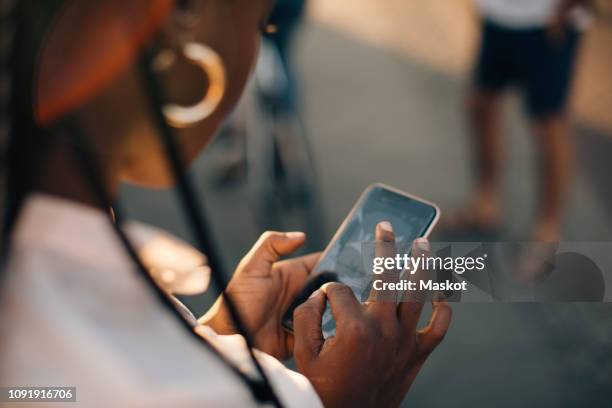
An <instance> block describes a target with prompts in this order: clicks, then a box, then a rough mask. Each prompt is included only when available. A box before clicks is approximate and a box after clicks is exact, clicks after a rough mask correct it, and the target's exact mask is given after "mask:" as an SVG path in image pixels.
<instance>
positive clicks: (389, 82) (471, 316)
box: [122, 0, 612, 407]
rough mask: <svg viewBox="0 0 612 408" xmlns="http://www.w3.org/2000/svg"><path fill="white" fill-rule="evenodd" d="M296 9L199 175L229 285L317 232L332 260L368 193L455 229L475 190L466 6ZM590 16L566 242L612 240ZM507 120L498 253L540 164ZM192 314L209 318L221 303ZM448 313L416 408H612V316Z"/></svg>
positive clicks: (131, 199) (555, 309)
mask: <svg viewBox="0 0 612 408" xmlns="http://www.w3.org/2000/svg"><path fill="white" fill-rule="evenodd" d="M286 3H290V4H289V5H288V6H287V7H286V9H285V10H284V11H283V12H280V11H279V14H278V15H277V16H276V18H278V23H277V27H278V30H279V32H277V33H275V34H276V35H279V34H280V36H281V39H280V40H279V39H278V37H277V38H276V39H272V40H271V39H267V40H265V43H264V45H263V47H262V53H261V54H262V55H261V59H260V62H259V64H258V67H257V68H256V70H255V73H254V80H253V83H252V84H251V86H250V88H249V89H248V90H247V91H246V93H245V97H244V101H243V103H242V104H241V106H240V107H239V108H238V109H237V111H236V113H235V115H234V117H233V118H232V119H231V120H230V122H229V123H228V124H227V125H226V126H225V127H224V128H223V129H222V130H221V131H220V132H219V136H218V138H217V140H216V141H215V142H213V144H212V146H211V147H210V148H209V149H208V150H207V151H206V152H205V153H204V154H203V155H202V156H201V157H200V158H199V159H198V160H197V162H196V163H195V165H194V166H193V169H192V172H193V175H194V177H195V179H196V181H197V185H198V188H199V189H200V192H201V195H202V198H203V200H204V203H205V205H206V213H207V215H208V218H209V221H210V225H211V229H212V231H213V233H214V236H215V238H216V241H217V244H218V245H217V247H218V250H219V252H220V254H221V256H222V259H223V260H224V263H225V268H226V270H227V271H229V272H228V273H231V271H233V269H234V268H235V266H236V265H237V263H238V262H239V260H240V258H241V257H242V256H243V255H244V254H245V253H246V252H247V251H248V249H249V248H250V247H251V245H252V244H253V243H254V242H255V240H256V239H257V237H258V236H259V235H260V233H261V232H263V231H264V230H265V229H286V230H289V229H301V230H305V231H307V232H308V233H309V248H308V250H309V251H313V250H321V249H323V248H324V247H325V245H326V243H327V242H328V241H329V239H330V238H331V236H332V235H333V232H334V231H335V230H336V228H337V227H338V226H339V224H340V223H341V221H342V220H343V218H344V217H345V216H346V214H347V213H348V211H349V210H350V208H351V207H352V205H353V204H354V202H355V201H356V199H357V197H358V196H359V194H360V193H361V191H363V189H364V188H365V187H366V186H367V185H369V184H370V183H373V182H379V181H380V182H384V183H387V184H390V185H392V186H395V187H397V188H400V189H402V190H405V191H408V192H410V193H413V194H417V195H420V196H422V197H424V198H427V199H429V200H431V201H434V202H436V203H437V204H439V206H440V207H441V209H442V212H443V213H444V212H445V211H452V210H453V209H454V208H455V207H456V206H458V205H459V203H461V202H462V201H463V200H464V199H465V198H466V196H467V194H468V192H469V190H470V187H471V186H472V179H471V175H472V170H473V164H472V163H473V159H472V155H473V152H472V146H471V142H470V137H469V128H468V126H467V123H466V118H465V116H466V115H465V109H464V99H465V93H466V90H467V88H468V86H469V83H470V75H471V69H472V66H473V63H474V58H475V55H476V53H477V49H478V46H479V42H480V35H479V17H478V15H477V13H476V11H475V9H474V5H473V3H472V1H471V0H453V1H440V0H438V1H431V0H386V1H384V2H381V1H376V0H334V1H324V0H310V1H308V2H307V3H306V4H304V5H303V4H302V3H303V2H301V1H287V2H286ZM595 3H596V6H597V14H596V17H595V20H594V22H593V24H592V25H591V26H590V27H589V29H588V30H587V31H585V33H584V37H583V39H582V46H581V48H580V49H579V52H578V56H577V61H576V63H577V66H576V75H575V78H574V81H573V93H572V96H571V107H572V109H571V112H572V137H573V138H574V140H575V150H576V151H575V154H576V157H577V163H576V167H577V168H576V176H575V181H574V184H573V185H572V188H571V192H570V197H569V201H568V203H567V206H566V211H565V213H564V217H563V223H562V224H563V225H562V236H563V239H564V240H567V241H609V240H610V239H611V238H612V183H610V181H609V175H610V174H611V170H612V166H611V165H610V158H612V75H611V73H612V71H611V69H610V67H612V2H610V1H607V0H600V1H596V2H595ZM302 6H303V7H304V8H303V9H302ZM271 38H273V37H271ZM503 111H504V116H503V131H504V136H503V152H504V155H505V160H504V171H503V173H502V174H503V193H504V194H503V197H504V199H503V206H504V217H503V219H502V221H503V222H502V231H503V232H502V238H503V240H518V241H521V240H527V239H529V231H530V225H531V223H532V222H533V217H534V208H535V200H537V194H535V192H536V191H535V190H536V189H537V185H536V183H535V180H536V178H535V177H534V172H535V171H536V168H537V165H538V163H537V162H536V158H535V153H534V149H533V143H534V138H533V135H532V134H531V133H530V129H529V123H528V122H527V119H526V117H525V115H524V113H523V111H522V106H521V100H520V96H519V95H518V93H512V92H511V93H510V95H509V96H508V98H506V99H505V100H504V105H503ZM245 129H249V131H248V132H247V131H246V130H245ZM245 136H246V137H245ZM263 158H267V159H266V160H264V159H263ZM268 159H269V160H268ZM270 163H272V164H270ZM122 200H123V201H124V202H125V206H126V207H127V208H126V209H127V210H128V212H129V213H130V215H132V216H133V217H134V218H136V219H139V220H141V221H145V222H147V223H150V224H154V225H158V226H161V227H163V228H165V229H167V230H169V231H171V232H173V233H176V234H177V235H179V236H182V237H184V238H186V239H187V240H189V239H190V237H189V234H188V229H187V227H186V225H185V224H184V223H183V219H182V218H181V216H180V214H181V211H180V208H179V207H178V203H177V202H176V200H175V197H174V196H173V195H172V192H171V191H151V190H145V189H139V188H135V187H132V186H125V188H124V189H123V192H122ZM577 273H579V271H577ZM186 302H187V303H188V305H189V306H190V307H191V308H192V309H193V310H194V312H195V313H196V314H200V313H201V312H202V311H203V310H205V309H206V308H207V307H208V305H209V304H210V302H211V295H210V294H209V295H204V296H198V297H192V298H188V299H186ZM453 307H454V321H453V324H452V326H451V329H450V331H449V333H448V335H447V339H446V341H445V342H444V343H443V344H442V345H441V346H440V347H439V348H438V349H437V350H436V352H435V353H434V354H433V356H432V358H431V359H430V360H429V361H428V363H427V365H426V367H425V368H424V370H423V372H422V375H420V376H419V377H418V379H417V380H416V382H415V384H414V386H413V388H412V390H411V392H410V393H409V395H408V398H407V400H406V406H409V405H410V406H427V407H442V406H448V405H449V404H456V405H457V406H475V407H476V406H485V405H493V406H496V407H515V406H554V407H560V406H580V405H582V404H583V403H586V402H587V401H588V402H590V406H601V407H604V406H605V407H609V406H611V404H612V402H611V401H612V309H611V308H610V307H609V306H608V305H597V304H593V305H589V304H547V305H538V304H515V305H513V304H482V305H479V304H472V305H470V304H457V305H454V306H453Z"/></svg>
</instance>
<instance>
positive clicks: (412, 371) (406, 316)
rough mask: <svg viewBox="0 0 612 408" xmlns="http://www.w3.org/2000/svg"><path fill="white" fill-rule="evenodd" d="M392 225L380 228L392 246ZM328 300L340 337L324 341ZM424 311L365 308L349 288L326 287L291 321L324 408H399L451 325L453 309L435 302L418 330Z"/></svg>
mask: <svg viewBox="0 0 612 408" xmlns="http://www.w3.org/2000/svg"><path fill="white" fill-rule="evenodd" d="M389 225H390V224H388V223H384V224H383V223H381V224H379V225H378V226H377V228H376V237H377V241H379V242H381V241H389V238H391V239H392V240H393V241H394V238H393V232H392V230H391V228H390V227H389ZM425 242H426V241H425ZM421 245H422V241H421ZM377 250H378V248H377ZM413 250H414V249H413ZM421 252H422V251H421ZM326 298H327V300H328V301H329V303H330V305H331V311H332V314H333V315H334V318H335V320H336V335H335V336H334V337H329V338H327V339H324V338H323V336H322V333H321V318H322V315H323V312H324V310H325V303H326V302H325V300H326ZM404 299H406V298H404ZM422 308H423V303H422V302H415V301H404V302H402V303H400V304H399V306H397V305H396V303H395V302H384V301H373V302H366V304H364V305H362V304H360V303H359V302H358V300H357V299H356V298H355V296H354V295H353V292H352V291H351V289H350V288H348V287H347V286H345V285H342V284H339V283H328V284H326V285H323V286H322V287H321V289H320V290H318V291H316V292H314V293H313V294H312V296H311V297H310V298H309V299H308V300H307V301H306V302H304V303H303V304H302V305H301V306H300V307H298V308H297V309H296V310H295V313H294V316H293V319H294V329H295V350H294V355H295V360H296V363H297V367H298V370H299V371H300V372H301V373H302V374H304V375H305V376H306V377H307V378H308V379H309V380H310V382H311V383H312V385H313V386H314V388H315V390H316V391H317V393H318V394H319V397H320V398H321V400H322V401H323V403H324V405H325V406H326V407H342V406H359V407H374V406H384V407H389V406H398V405H399V404H400V403H401V401H402V400H403V398H404V396H405V394H406V393H407V392H408V389H409V388H410V386H411V385H412V383H413V381H414V379H415V378H416V376H417V374H418V373H419V371H420V369H421V367H422V366H423V364H424V363H425V360H426V359H427V357H428V356H429V354H430V353H431V352H432V351H433V350H434V349H435V348H436V346H437V345H438V344H439V343H440V341H442V339H443V337H444V335H445V334H446V331H447V330H448V326H449V324H450V320H451V309H450V307H449V306H448V305H447V304H446V303H444V302H434V305H433V315H432V318H431V321H430V322H429V324H428V325H427V326H426V327H425V328H424V329H422V330H417V323H418V321H419V316H420V314H421V310H422Z"/></svg>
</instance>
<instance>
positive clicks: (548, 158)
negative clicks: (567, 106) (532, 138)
mask: <svg viewBox="0 0 612 408" xmlns="http://www.w3.org/2000/svg"><path fill="white" fill-rule="evenodd" d="M533 129H534V132H535V135H536V139H537V143H538V148H539V151H538V153H539V155H538V156H539V157H538V158H539V190H538V191H539V192H540V194H541V198H540V199H539V201H538V208H537V213H536V221H535V225H534V230H533V234H532V239H534V240H536V241H545V242H555V241H558V239H559V238H560V227H561V220H562V213H563V202H564V199H565V196H566V195H567V191H568V189H569V186H570V182H571V179H572V174H573V167H574V166H573V165H574V154H573V153H574V149H573V146H572V141H571V134H570V126H569V123H568V119H567V117H566V115H565V114H563V113H557V114H553V115H551V116H548V117H545V118H541V119H537V120H534V121H533Z"/></svg>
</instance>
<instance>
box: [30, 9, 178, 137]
mask: <svg viewBox="0 0 612 408" xmlns="http://www.w3.org/2000/svg"><path fill="white" fill-rule="evenodd" d="M172 4H173V1H172V0H130V1H124V0H97V1H87V2H85V1H71V2H69V4H68V5H67V6H66V7H64V8H63V9H62V10H61V11H60V12H59V14H58V15H57V16H56V17H55V19H54V20H53V23H52V24H51V26H50V28H49V30H48V32H47V33H46V35H45V40H44V41H43V44H42V47H41V51H40V53H39V56H40V57H39V59H38V61H37V62H36V64H37V67H36V68H38V73H37V75H36V77H35V78H33V80H34V81H35V82H34V83H35V85H36V88H35V89H34V92H35V94H34V109H35V114H36V118H37V121H38V122H39V124H40V125H42V126H45V125H49V124H50V123H51V122H53V121H55V120H56V119H58V118H60V117H62V116H64V115H65V114H67V113H68V112H70V111H72V110H74V109H76V108H77V107H78V106H80V105H82V104H83V103H85V102H87V101H88V100H90V99H91V98H93V97H94V96H95V95H96V94H97V93H98V92H100V90H102V89H104V88H105V87H107V86H108V85H109V84H110V83H111V82H112V81H113V79H114V78H116V77H117V76H118V75H119V74H120V73H121V72H122V71H123V70H124V69H126V67H127V66H128V65H129V64H130V63H132V62H133V61H134V59H135V58H136V57H137V55H138V52H139V49H140V47H142V45H143V44H144V43H145V42H146V41H147V40H148V39H149V38H150V37H151V36H152V35H153V33H154V32H155V31H156V30H157V28H158V27H159V26H160V25H161V23H162V22H163V21H164V20H165V18H166V16H167V15H168V14H169V13H170V10H171V7H172Z"/></svg>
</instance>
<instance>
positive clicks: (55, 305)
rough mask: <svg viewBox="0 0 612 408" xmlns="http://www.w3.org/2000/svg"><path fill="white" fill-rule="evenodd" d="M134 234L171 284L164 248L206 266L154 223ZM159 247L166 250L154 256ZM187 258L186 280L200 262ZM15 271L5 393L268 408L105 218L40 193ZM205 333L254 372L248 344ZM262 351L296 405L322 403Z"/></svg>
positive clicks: (5, 303) (6, 323)
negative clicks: (44, 389)
mask: <svg viewBox="0 0 612 408" xmlns="http://www.w3.org/2000/svg"><path fill="white" fill-rule="evenodd" d="M126 228H127V231H128V234H129V235H130V236H132V237H135V239H134V241H135V242H136V243H137V245H138V247H139V251H141V252H143V251H144V252H146V249H147V248H149V253H150V254H149V256H148V257H146V258H147V263H149V265H148V266H153V265H151V262H158V263H160V265H159V268H158V270H159V271H166V273H160V276H165V279H166V281H167V282H166V284H167V285H169V286H168V287H171V286H172V282H177V280H176V279H172V276H170V275H172V273H169V272H168V271H172V270H173V265H172V256H170V255H169V254H170V252H168V253H166V254H164V250H163V249H162V248H163V247H164V245H160V242H166V243H168V242H170V241H171V242H170V246H167V245H166V246H167V247H168V248H173V250H176V251H178V253H180V254H181V255H185V257H186V258H190V256H191V260H192V261H196V262H200V263H202V262H203V261H204V260H205V258H204V257H203V256H202V255H201V254H199V253H198V252H197V251H196V250H195V249H193V248H192V247H189V246H187V245H186V244H184V243H180V241H179V240H177V239H174V238H171V237H169V236H168V235H167V234H164V233H161V232H160V231H159V230H156V229H154V228H152V227H147V226H144V225H142V224H137V223H130V225H129V226H128V227H126ZM173 245H174V246H173ZM181 245H182V249H179V247H180V246H181ZM150 248H158V251H153V252H152V253H153V255H151V250H150ZM181 251H182V252H181ZM172 252H174V251H172ZM189 254H191V255H189ZM198 257H199V258H198ZM175 258H177V259H178V260H177V261H176V262H177V263H178V265H177V268H176V269H177V270H178V271H179V273H177V276H180V271H181V270H182V269H183V270H186V269H188V268H187V267H188V266H189V265H186V263H187V264H188V263H189V262H186V263H185V261H184V257H176V256H175ZM181 263H182V264H181ZM200 266H201V265H200ZM207 272H208V270H207V269H206V268H205V267H204V268H200V270H199V271H197V272H196V273H195V276H196V277H195V278H194V279H192V280H193V281H195V285H196V286H198V285H199V287H200V288H202V287H205V286H206V282H207ZM6 273H7V275H6V276H5V278H6V280H5V281H4V286H3V293H2V297H1V302H0V361H1V362H2V363H1V364H0V387H2V386H23V385H29V386H76V388H77V403H76V404H70V405H71V406H73V405H74V406H75V407H78V406H83V407H104V408H107V407H127V406H130V407H164V408H165V407H170V406H171V407H213V406H214V407H247V406H254V405H256V403H255V401H254V400H253V399H252V397H251V394H250V391H249V389H248V388H247V387H246V386H245V385H244V383H243V382H242V381H241V380H240V379H239V378H237V377H236V375H235V374H233V373H232V372H231V371H230V370H229V369H228V368H227V367H226V366H225V365H224V364H223V363H222V362H220V361H219V359H218V358H217V357H216V356H214V355H213V354H212V353H211V352H209V351H208V350H207V349H205V348H204V347H203V346H202V345H201V344H197V343H198V342H197V341H194V339H192V338H190V337H189V336H188V335H187V334H186V333H184V329H182V328H181V327H179V322H177V321H176V319H175V318H174V316H172V315H171V313H170V312H168V311H167V310H166V309H165V308H163V307H162V306H161V305H160V304H159V302H158V301H157V299H156V298H155V295H154V294H153V293H151V291H150V289H149V288H148V287H147V286H146V284H145V283H144V282H143V281H142V278H141V277H139V276H138V275H137V274H136V272H135V271H134V267H133V266H132V263H131V261H130V260H129V258H127V256H126V255H125V253H124V249H123V247H122V246H121V245H120V244H119V242H118V240H117V239H116V237H115V235H114V233H113V231H112V229H111V227H110V225H109V222H108V220H107V217H106V216H105V215H104V214H102V213H101V212H99V211H97V210H95V209H92V208H89V207H85V206H82V205H79V204H75V203H73V202H71V201H66V200H62V199H58V198H52V197H49V196H42V195H37V196H33V197H32V198H30V199H29V200H28V202H27V203H26V206H25V208H24V211H23V213H22V216H21V218H20V220H19V223H18V225H17V229H16V231H15V238H14V241H13V250H12V256H11V259H10V262H9V264H8V269H7V270H6ZM191 278H193V276H192V277H191ZM168 282H169V283H168ZM178 282H179V285H178V286H179V287H187V289H189V286H190V285H185V283H184V281H181V280H180V279H178ZM191 286H193V285H191ZM187 291H189V290H187ZM198 332H199V334H200V335H202V336H203V337H205V338H207V339H208V340H209V341H210V342H211V343H212V344H214V345H215V346H216V347H218V348H219V349H220V350H222V351H223V352H224V353H225V355H226V356H227V357H228V358H229V359H231V360H232V361H233V362H235V364H236V365H237V366H238V367H240V369H241V370H244V371H245V372H251V373H252V371H253V369H252V367H251V362H250V360H249V357H248V352H247V349H246V347H245V345H244V339H243V337H242V336H239V335H233V336H221V335H217V334H216V333H215V332H214V331H213V330H212V329H210V328H208V327H204V326H202V327H201V330H198ZM256 354H257V357H258V359H259V361H260V362H261V364H262V366H263V367H264V369H265V371H266V372H267V373H268V375H269V377H270V379H271V382H272V383H273V387H274V389H275V391H276V393H277V395H278V396H279V398H280V399H281V401H282V402H283V404H285V406H288V407H320V406H321V402H320V400H319V398H318V396H317V394H316V393H315V392H314V389H313V388H312V386H311V384H310V383H309V381H308V380H307V379H306V378H305V377H303V376H302V375H300V374H298V373H296V372H294V371H291V370H289V369H287V368H286V367H285V366H283V365H282V364H281V363H280V362H279V361H278V360H276V359H275V358H273V357H271V356H269V355H267V354H265V353H263V352H259V351H256ZM0 405H2V404H1V403H0ZM36 406H37V407H46V406H49V407H55V406H57V403H48V404H42V403H40V404H39V403H37V404H36Z"/></svg>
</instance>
